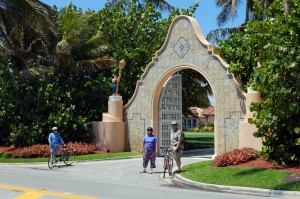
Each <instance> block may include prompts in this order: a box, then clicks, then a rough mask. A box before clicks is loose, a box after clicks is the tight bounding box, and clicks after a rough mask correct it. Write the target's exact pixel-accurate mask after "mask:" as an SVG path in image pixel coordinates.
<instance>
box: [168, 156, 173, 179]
mask: <svg viewBox="0 0 300 199" xmlns="http://www.w3.org/2000/svg"><path fill="white" fill-rule="evenodd" d="M168 166H169V168H168V171H169V176H171V175H172V170H173V159H169V165H168Z"/></svg>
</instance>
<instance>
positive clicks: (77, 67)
mask: <svg viewBox="0 0 300 199" xmlns="http://www.w3.org/2000/svg"><path fill="white" fill-rule="evenodd" d="M115 62H116V60H115V59H113V58H111V57H99V58H96V59H90V60H81V61H77V62H74V67H73V70H74V71H86V72H96V71H99V70H106V69H109V68H110V67H111V66H112V64H113V63H115Z"/></svg>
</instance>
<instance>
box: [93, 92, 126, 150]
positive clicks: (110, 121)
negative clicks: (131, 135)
mask: <svg viewBox="0 0 300 199" xmlns="http://www.w3.org/2000/svg"><path fill="white" fill-rule="evenodd" d="M92 126H93V134H94V136H95V144H96V148H97V149H99V150H103V151H110V152H112V153H114V152H122V151H125V122H123V101H122V96H109V101H108V113H103V114H102V121H101V122H92Z"/></svg>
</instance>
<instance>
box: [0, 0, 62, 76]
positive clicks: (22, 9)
mask: <svg viewBox="0 0 300 199" xmlns="http://www.w3.org/2000/svg"><path fill="white" fill-rule="evenodd" d="M0 5H1V6H0V50H1V51H2V52H4V53H7V54H8V55H9V56H10V57H11V58H12V60H13V62H14V67H15V69H16V70H18V71H22V70H26V69H27V68H28V61H30V60H36V61H38V62H41V63H43V62H45V61H46V60H49V59H51V57H52V55H53V50H52V49H53V41H55V40H56V39H57V36H58V31H57V17H56V13H55V12H54V11H53V10H52V9H51V8H50V7H49V6H48V5H46V4H44V3H42V2H41V1H38V0H0Z"/></svg>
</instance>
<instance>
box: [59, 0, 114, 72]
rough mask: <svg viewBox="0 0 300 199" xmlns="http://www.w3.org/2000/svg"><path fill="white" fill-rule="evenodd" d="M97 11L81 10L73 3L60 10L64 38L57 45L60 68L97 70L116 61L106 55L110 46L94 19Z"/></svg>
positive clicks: (61, 31) (61, 32) (60, 26)
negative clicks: (97, 28) (95, 25)
mask: <svg viewBox="0 0 300 199" xmlns="http://www.w3.org/2000/svg"><path fill="white" fill-rule="evenodd" d="M95 17H96V13H95V12H93V11H89V12H87V13H85V14H82V13H81V9H79V10H77V9H76V7H73V6H72V4H69V5H68V6H66V7H65V8H64V9H63V10H62V11H61V12H60V13H59V30H60V35H61V40H60V41H59V42H58V43H57V45H56V58H57V64H58V66H57V70H65V69H67V70H73V71H74V70H75V71H82V70H84V71H90V72H92V71H96V70H99V69H105V68H106V67H109V66H110V65H111V63H113V62H114V61H115V60H114V59H112V58H111V57H110V56H106V55H105V54H106V53H108V50H109V47H108V45H106V42H105V38H104V37H103V35H102V34H101V33H100V32H96V29H95V28H94V25H93V22H94V21H95V20H96V19H95Z"/></svg>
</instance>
